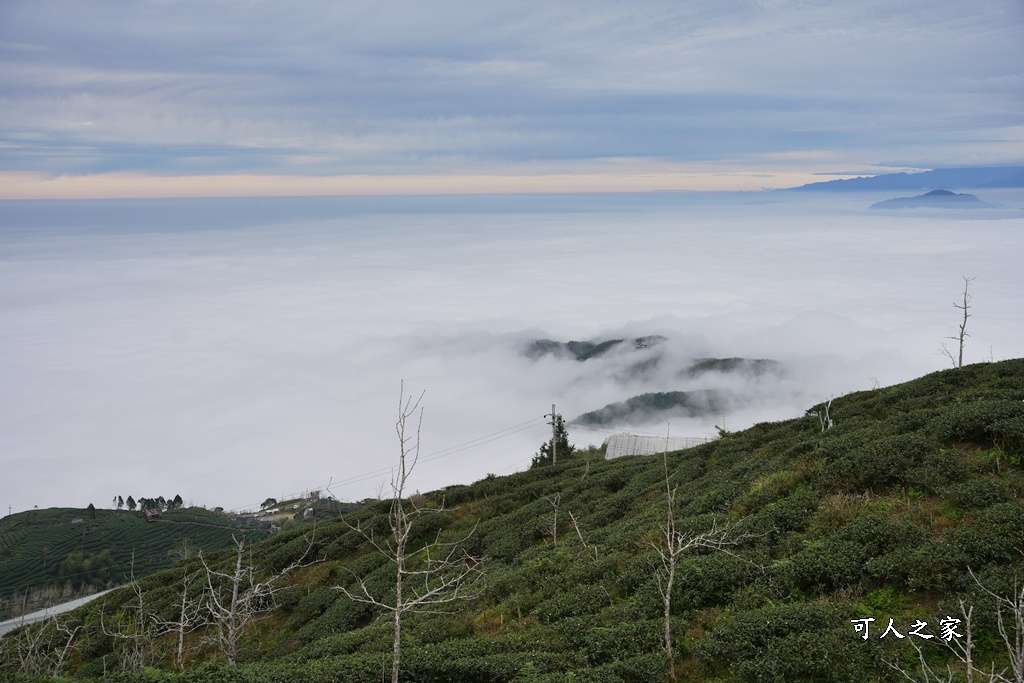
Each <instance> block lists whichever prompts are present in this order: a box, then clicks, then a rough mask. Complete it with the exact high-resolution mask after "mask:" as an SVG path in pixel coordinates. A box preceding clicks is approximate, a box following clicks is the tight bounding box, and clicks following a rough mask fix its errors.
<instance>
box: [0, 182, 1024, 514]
mask: <svg viewBox="0 0 1024 683" xmlns="http://www.w3.org/2000/svg"><path fill="white" fill-rule="evenodd" d="M983 198H985V199H992V198H993V197H983ZM997 199H1001V200H1003V202H1004V204H1005V205H1006V206H1008V207H1010V208H1007V209H1002V210H996V211H993V212H988V213H985V214H984V215H981V214H972V215H971V216H965V215H957V216H948V215H942V214H912V213H907V214H899V215H879V214H878V212H869V211H866V210H865V209H864V207H866V206H867V205H868V204H870V203H871V201H874V199H873V198H872V197H860V196H858V197H854V198H852V199H851V198H848V197H846V198H826V199H822V198H817V197H815V198H807V197H799V198H793V197H791V198H787V199H779V198H778V197H776V196H770V195H738V196H734V197H731V198H730V199H729V200H728V201H726V200H721V199H708V198H706V197H703V196H690V195H640V196H606V197H580V196H562V197H540V196H538V197H522V198H502V197H480V198H473V197H457V198H419V199H416V198H392V199H369V198H364V199H360V198H345V199H291V200H255V199H250V200H189V201H155V200H154V201H138V202H39V203H34V202H28V203H22V202H8V203H2V204H0V225H2V226H3V227H2V228H0V352H2V353H0V376H2V377H3V378H4V381H3V382H2V383H0V468H2V471H3V473H4V476H3V477H2V479H0V505H4V506H6V505H11V506H12V507H13V509H14V510H20V509H25V508H29V507H31V506H32V505H40V507H43V506H52V505H76V506H85V505H87V504H88V503H90V502H92V503H94V504H96V505H100V506H102V505H105V504H106V502H107V501H109V500H110V499H111V498H112V497H113V496H115V495H118V494H120V495H123V496H127V495H129V494H131V495H134V496H136V497H137V496H139V495H147V496H148V495H163V496H165V497H166V496H168V495H171V496H173V495H175V494H178V493H180V494H181V495H182V496H183V497H185V498H186V499H192V500H194V501H197V502H204V503H207V504H210V505H222V506H225V507H238V506H244V505H248V504H252V503H258V502H260V501H262V500H263V498H265V497H266V496H275V497H278V496H279V495H280V494H282V493H289V492H293V491H298V490H302V489H304V488H308V487H314V486H318V485H322V484H324V483H326V482H327V481H328V480H329V479H331V478H332V477H333V478H334V480H335V481H336V482H337V481H339V480H345V479H347V478H351V477H355V476H359V475H363V474H365V473H368V472H373V471H376V470H379V469H381V468H386V467H388V466H390V465H391V463H392V461H393V458H394V454H395V443H394V441H395V439H394V432H393V421H394V416H395V410H396V402H397V392H398V385H399V381H400V380H402V379H404V380H405V382H406V386H407V387H408V388H409V389H411V390H413V391H416V390H419V389H426V390H427V396H426V399H425V406H426V416H425V421H424V452H425V453H434V452H436V451H440V450H442V449H446V448H449V447H453V446H458V445H460V444H464V443H466V442H470V441H472V440H475V439H478V438H480V437H484V436H487V435H491V434H494V433H497V432H499V431H500V430H505V429H506V428H510V427H513V426H515V425H522V424H524V423H526V424H527V425H531V424H532V426H529V428H528V429H526V430H525V431H521V432H516V433H514V434H513V435H511V436H508V437H507V438H501V439H497V440H494V441H491V442H488V443H485V444H480V445H477V446H476V447H472V448H467V449H464V450H461V451H458V452H455V453H453V454H451V455H447V456H445V457H441V458H437V459H435V460H433V461H431V462H428V463H424V465H423V468H422V470H421V472H420V476H419V478H418V479H417V481H416V482H415V485H416V486H419V487H421V488H423V489H427V488H434V487H438V486H442V485H446V484H449V483H453V482H457V481H471V480H474V479H476V478H479V477H481V476H483V475H484V474H486V473H487V472H500V471H510V470H514V469H517V468H522V467H525V466H527V465H528V463H529V458H530V456H532V455H533V453H534V452H535V451H536V449H537V446H538V445H539V444H540V442H541V441H542V440H543V439H544V436H545V433H546V429H547V428H546V427H545V426H544V425H543V421H542V420H538V418H540V417H541V416H542V415H543V414H544V413H545V412H548V410H549V409H550V405H551V403H556V404H557V405H558V407H559V410H560V411H561V412H563V413H564V414H565V415H566V416H568V417H573V416H575V415H577V414H579V413H582V412H585V411H587V410H592V409H595V408H599V407H601V406H603V405H605V404H606V403H609V402H613V401H619V400H623V399H625V398H628V397H629V396H631V395H633V394H635V393H640V391H643V390H672V389H686V388H690V387H688V386H686V385H685V384H684V385H683V386H678V385H677V383H676V381H675V380H674V379H672V378H670V377H664V376H657V377H654V378H652V379H651V381H650V382H649V383H645V384H642V385H641V384H637V383H633V384H630V383H628V382H627V383H623V382H622V381H618V380H616V379H615V374H616V372H617V369H616V366H615V364H614V363H610V361H607V362H605V361H602V362H594V363H591V362H588V363H582V364H581V363H575V362H572V361H562V362H555V361H554V360H552V359H542V360H538V361H530V360H528V359H526V358H524V357H523V356H522V355H521V354H520V353H519V349H520V348H521V347H522V345H523V344H524V343H526V342H528V341H529V340H531V339H534V338H537V337H551V338H556V339H562V340H568V339H586V338H608V337H612V336H630V337H632V336H640V335H647V334H663V335H665V336H667V337H669V338H670V341H669V342H666V345H665V347H664V348H665V349H666V350H667V352H668V353H670V354H672V355H673V357H674V358H677V359H679V360H680V361H683V360H685V359H686V358H689V357H700V356H720V357H724V356H746V357H757V358H774V359H776V360H779V361H781V362H783V363H785V364H786V365H787V367H788V368H790V370H791V375H790V376H789V377H788V379H787V380H786V381H785V382H784V383H781V384H780V385H778V386H777V387H773V386H765V385H764V384H763V383H762V386H761V387H760V388H757V389H756V390H755V389H749V388H748V387H746V386H742V385H741V386H738V387H737V389H738V390H740V391H744V390H748V391H751V392H754V394H756V396H757V397H758V398H759V399H770V400H759V401H757V402H756V403H755V406H754V408H753V409H751V410H749V411H745V412H744V413H743V414H736V415H729V416H727V419H728V425H727V426H728V427H729V428H739V427H742V426H745V425H747V424H750V423H752V422H754V421H757V420H762V419H781V418H783V417H788V416H795V415H798V414H800V413H801V411H802V410H804V409H805V408H807V407H808V406H810V405H811V404H812V403H814V402H816V401H820V400H822V399H827V398H828V396H829V395H831V394H833V393H834V394H841V393H844V392H847V391H851V390H856V389H866V388H869V387H870V386H871V384H872V380H871V379H869V378H871V377H876V378H878V380H879V381H880V382H881V383H882V384H890V383H894V382H898V381H901V380H905V379H909V378H911V377H914V376H916V375H918V374H921V373H924V372H927V371H930V370H935V369H940V368H942V367H943V366H944V360H943V359H942V358H941V357H939V356H938V355H937V354H936V349H937V347H938V343H939V341H940V340H941V339H942V338H943V337H944V336H947V335H950V334H953V333H954V332H955V329H956V315H957V311H956V310H955V309H954V308H953V307H952V302H953V301H954V300H955V299H956V297H957V296H958V294H959V292H960V289H961V286H962V281H961V275H976V276H977V280H976V281H975V283H974V285H973V287H972V292H973V294H974V297H975V299H974V302H975V308H974V310H973V311H972V313H973V315H974V317H972V319H971V323H970V324H971V328H970V332H971V335H972V336H971V338H970V340H969V346H968V358H969V359H970V360H971V361H981V360H983V359H985V358H987V357H989V355H990V354H991V355H992V356H994V358H996V359H1001V358H1006V357H1016V356H1021V355H1024V343H1022V341H1021V340H1022V339H1024V318H1022V316H1020V315H1019V312H1020V310H1021V292H1024V276H1022V275H1021V271H1020V263H1022V262H1024V240H1021V238H1020V235H1021V229H1022V228H1024V218H1022V217H1021V210H1020V208H1019V207H1022V206H1024V197H1022V196H1021V195H1020V194H1019V193H1011V192H1004V193H1002V194H1001V195H1000V196H999V197H997ZM835 417H836V418H837V419H841V416H835ZM531 421H532V423H531ZM716 421H717V420H716ZM685 430H691V431H696V432H699V433H694V434H692V435H694V436H702V435H704V434H706V433H708V432H711V431H712V430H711V424H709V423H707V422H704V423H701V422H692V423H680V424H678V425H676V424H674V425H673V433H675V434H684V433H686V431H685ZM578 436H579V437H580V438H581V439H586V438H593V435H587V434H583V433H579V434H578ZM600 436H601V435H597V438H596V439H595V440H600ZM381 478H382V477H381V476H380V475H375V476H370V477H369V478H367V479H366V480H365V481H361V482H358V483H353V484H351V485H341V486H337V487H335V488H334V491H335V493H336V494H337V495H339V496H343V497H347V498H353V499H354V498H359V497H362V496H365V495H372V494H373V492H374V490H375V489H376V486H377V484H378V483H379V482H380V480H381Z"/></svg>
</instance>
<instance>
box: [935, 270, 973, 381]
mask: <svg viewBox="0 0 1024 683" xmlns="http://www.w3.org/2000/svg"><path fill="white" fill-rule="evenodd" d="M963 278H964V297H963V303H957V302H955V301H954V302H953V307H954V308H957V309H959V310H961V311H963V318H962V319H961V321H960V333H959V334H958V335H957V336H955V337H946V339H951V340H952V341H955V342H957V345H958V347H959V354H958V355H957V356H956V357H954V356H953V352H952V351H950V350H949V348H947V347H946V345H945V344H944V343H940V344H939V352H940V353H941V354H942V355H944V356H946V358H948V359H949V362H950V363H952V364H953V367H954V368H962V367H963V366H964V340H965V339H967V337H970V336H971V335H969V334H967V319H968V318H970V317H971V314H970V310H971V293H970V289H971V283H972V282H974V276H971V277H967V276H966V275H964V276H963Z"/></svg>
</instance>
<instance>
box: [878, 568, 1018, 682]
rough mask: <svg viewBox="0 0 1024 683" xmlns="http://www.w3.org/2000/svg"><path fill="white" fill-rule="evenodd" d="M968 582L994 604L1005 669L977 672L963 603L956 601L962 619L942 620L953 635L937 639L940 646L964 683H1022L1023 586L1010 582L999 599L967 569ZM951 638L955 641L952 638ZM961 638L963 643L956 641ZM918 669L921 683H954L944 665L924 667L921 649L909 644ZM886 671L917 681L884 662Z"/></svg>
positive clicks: (993, 667) (971, 612)
mask: <svg viewBox="0 0 1024 683" xmlns="http://www.w3.org/2000/svg"><path fill="white" fill-rule="evenodd" d="M968 571H969V572H970V574H971V578H973V579H974V582H975V583H976V584H977V585H978V588H980V589H981V590H982V592H984V593H985V594H987V595H988V596H989V597H991V598H992V599H993V600H994V601H995V609H996V615H995V616H996V630H997V631H998V633H999V637H1000V638H1001V639H1002V641H1003V646H1004V649H1005V652H1006V657H1007V661H1008V662H1009V666H1006V667H1004V668H1003V669H1001V670H999V671H997V670H996V664H995V662H990V663H989V666H988V670H985V669H982V668H980V667H979V666H978V665H977V664H976V662H975V660H974V618H973V617H974V607H973V606H971V607H967V605H966V604H965V603H964V601H963V600H960V601H959V604H960V615H961V616H962V617H963V618H962V619H959V618H958V619H955V620H953V619H952V618H951V617H948V616H947V617H946V620H947V621H950V620H951V621H955V622H956V628H958V629H961V630H962V631H963V633H960V632H959V631H957V632H956V633H955V634H953V633H950V634H948V636H947V637H942V638H940V641H939V642H940V643H942V644H943V645H944V646H945V647H946V648H947V649H948V650H949V651H950V653H951V654H952V655H953V660H954V661H955V662H956V663H957V669H960V670H962V671H963V672H964V675H965V676H966V679H967V683H974V682H975V681H984V682H985V683H1024V584H1022V583H1021V582H1020V580H1019V577H1018V578H1017V579H1015V580H1014V584H1013V591H1012V592H1011V594H1010V595H1009V596H1005V595H999V594H997V593H996V592H995V591H993V590H991V589H989V588H987V587H986V586H985V585H984V584H982V583H981V581H980V580H979V579H978V577H977V576H976V575H975V574H974V572H973V571H972V570H970V569H968ZM953 635H955V636H959V637H952V636H953ZM960 638H963V640H960ZM911 645H913V647H914V650H915V651H916V653H917V658H918V662H919V666H920V675H921V677H923V678H924V681H925V683H933V682H934V683H952V682H953V680H954V677H955V676H954V674H955V671H954V668H953V666H952V665H951V664H948V663H947V664H946V668H945V671H942V670H937V669H936V668H935V667H933V666H932V665H931V664H929V663H928V661H927V659H926V658H925V655H924V652H923V651H922V649H921V647H920V646H919V645H918V644H917V643H916V642H914V641H913V640H911ZM886 664H888V665H889V666H890V667H892V668H893V669H895V670H896V671H899V672H900V673H901V674H903V676H904V678H906V679H907V680H910V681H918V680H919V677H917V676H915V675H912V674H911V673H910V672H908V671H906V670H905V669H903V668H902V667H900V666H899V665H898V664H895V663H893V662H889V661H886Z"/></svg>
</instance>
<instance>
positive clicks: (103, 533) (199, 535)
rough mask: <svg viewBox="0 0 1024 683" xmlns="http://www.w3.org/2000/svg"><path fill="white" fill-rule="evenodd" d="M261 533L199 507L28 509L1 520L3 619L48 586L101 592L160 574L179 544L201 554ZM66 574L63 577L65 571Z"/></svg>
mask: <svg viewBox="0 0 1024 683" xmlns="http://www.w3.org/2000/svg"><path fill="white" fill-rule="evenodd" d="M268 533H269V532H268V531H266V530H264V529H256V528H252V527H243V526H241V525H239V524H238V523H236V522H234V521H232V520H231V519H230V518H228V517H225V516H224V515H220V514H217V513H214V512H210V511H209V510H206V509H204V508H185V509H180V510H168V511H166V512H164V513H163V515H162V518H161V519H160V520H159V521H152V522H147V521H146V519H145V518H144V517H142V516H141V515H137V514H135V513H132V512H128V511H124V510H118V511H115V510H96V515H95V518H94V519H93V518H90V517H89V516H88V513H87V512H86V511H85V510H82V509H75V508H49V509H46V510H30V511H28V512H22V513H18V514H16V515H10V516H8V517H5V518H3V519H0V619H5V618H7V617H9V616H11V606H12V605H13V604H16V602H18V596H24V595H25V594H26V593H28V592H31V591H37V590H39V589H42V588H46V587H48V586H52V585H59V586H63V585H65V584H71V585H72V588H73V589H74V590H75V591H76V592H77V591H78V590H79V589H81V588H84V587H86V586H92V587H94V588H102V587H104V585H105V584H107V583H110V582H112V583H114V584H120V583H124V582H125V581H126V580H127V579H128V577H129V576H130V574H131V572H132V557H133V554H134V563H135V568H134V571H135V575H136V576H137V577H138V576H144V575H146V574H151V573H153V572H155V571H158V570H160V569H165V568H167V567H169V566H171V564H172V563H173V561H174V550H175V549H176V548H179V547H181V545H182V544H183V543H184V542H186V541H187V542H188V544H189V545H190V546H191V547H192V548H194V549H196V550H203V551H213V550H219V549H220V548H224V547H227V546H229V545H230V544H231V542H232V541H231V536H232V534H235V535H236V537H237V536H238V535H239V534H243V535H244V536H245V538H246V540H247V541H256V540H259V539H261V538H264V537H265V536H266V535H267V534H268ZM62 568H63V572H62Z"/></svg>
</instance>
